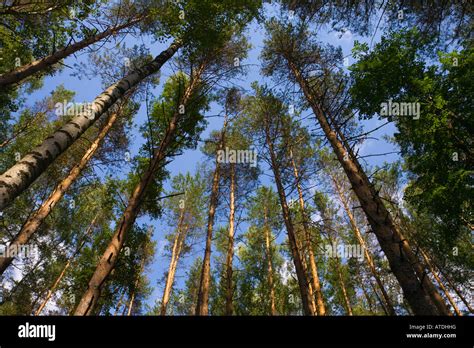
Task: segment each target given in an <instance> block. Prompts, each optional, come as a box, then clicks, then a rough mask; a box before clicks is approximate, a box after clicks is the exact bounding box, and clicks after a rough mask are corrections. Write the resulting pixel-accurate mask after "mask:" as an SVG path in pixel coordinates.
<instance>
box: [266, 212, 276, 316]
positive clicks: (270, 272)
mask: <svg viewBox="0 0 474 348" xmlns="http://www.w3.org/2000/svg"><path fill="white" fill-rule="evenodd" d="M263 214H264V215H263V218H264V226H263V228H264V229H265V254H266V255H265V256H266V258H267V272H268V287H269V289H270V313H271V315H277V314H278V313H277V310H276V302H275V285H274V283H273V282H274V281H273V257H272V249H271V241H270V238H271V235H270V226H269V225H268V212H267V207H266V206H265V208H264V213H263Z"/></svg>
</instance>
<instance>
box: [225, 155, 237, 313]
mask: <svg viewBox="0 0 474 348" xmlns="http://www.w3.org/2000/svg"><path fill="white" fill-rule="evenodd" d="M229 200H230V210H229V233H228V245H227V257H226V263H225V269H226V296H225V314H226V315H233V314H234V306H233V303H232V296H233V293H234V289H233V286H232V283H233V282H232V277H233V274H232V273H233V272H232V261H233V258H234V232H235V228H234V220H235V163H231V164H230V197H229Z"/></svg>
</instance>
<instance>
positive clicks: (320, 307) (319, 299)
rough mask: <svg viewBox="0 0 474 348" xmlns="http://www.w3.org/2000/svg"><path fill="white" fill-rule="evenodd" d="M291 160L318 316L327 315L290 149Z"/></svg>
mask: <svg viewBox="0 0 474 348" xmlns="http://www.w3.org/2000/svg"><path fill="white" fill-rule="evenodd" d="M290 158H291V164H292V166H293V174H294V177H295V181H296V188H297V190H298V196H299V203H300V209H301V216H302V218H303V229H304V233H305V238H306V249H307V250H308V258H309V264H310V269H311V277H312V285H313V289H314V291H315V293H316V311H317V313H318V315H326V307H325V305H324V298H323V292H322V290H321V284H320V281H319V275H318V267H317V264H316V260H315V257H314V253H313V246H312V244H311V232H310V227H309V224H308V219H307V218H308V217H307V215H306V209H305V206H304V199H303V190H302V188H301V184H300V177H299V173H298V168H297V166H296V163H295V159H294V158H293V150H292V149H291V148H290Z"/></svg>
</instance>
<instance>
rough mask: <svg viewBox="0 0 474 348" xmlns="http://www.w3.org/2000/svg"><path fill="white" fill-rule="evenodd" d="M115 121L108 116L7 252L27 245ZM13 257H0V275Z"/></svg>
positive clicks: (112, 116) (115, 114) (115, 115)
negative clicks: (88, 145) (94, 137)
mask: <svg viewBox="0 0 474 348" xmlns="http://www.w3.org/2000/svg"><path fill="white" fill-rule="evenodd" d="M116 120H117V113H113V114H111V115H110V117H109V119H108V121H107V124H106V125H105V126H104V127H103V128H102V130H101V131H100V133H99V135H98V136H97V138H96V139H95V140H94V142H93V143H92V144H91V146H90V147H89V149H88V150H87V151H86V153H85V154H84V155H83V156H82V158H81V160H80V161H79V163H78V164H76V165H75V166H74V167H73V168H72V169H71V171H70V172H69V174H68V176H67V177H65V178H64V179H63V180H62V181H61V182H60V183H59V184H58V185H57V186H56V187H55V189H54V191H53V192H52V193H51V195H50V196H49V197H48V198H47V199H46V200H45V201H44V202H43V203H42V204H41V207H40V208H39V209H38V210H37V211H36V212H35V213H34V214H33V216H31V217H30V218H29V219H28V221H26V222H25V224H24V225H23V227H22V228H21V230H20V232H18V234H17V235H16V236H15V238H14V239H13V240H12V242H11V243H10V245H9V246H8V248H7V250H10V249H11V250H15V249H17V248H18V247H19V246H21V245H24V244H26V243H28V241H29V240H30V239H31V237H32V236H33V234H35V233H36V231H38V228H39V227H40V226H41V224H42V223H43V221H44V220H45V219H46V218H47V217H48V216H49V214H50V213H51V211H52V210H53V208H54V207H55V206H56V204H57V203H58V202H59V201H60V200H61V199H62V198H63V196H64V194H65V193H66V191H67V190H68V189H69V188H70V187H71V185H72V184H73V183H74V182H75V181H76V180H77V178H78V177H79V175H80V174H81V172H82V171H83V170H84V168H85V167H86V166H87V165H88V163H89V161H90V160H91V158H92V157H93V156H94V154H95V152H96V151H97V149H98V148H99V146H100V143H101V142H102V141H103V139H104V138H105V137H106V135H107V134H108V132H109V131H110V129H111V128H112V126H113V125H114V123H115V121H116ZM13 259H14V258H13V257H0V274H2V273H3V272H5V270H6V269H7V267H8V266H10V265H11V263H12V262H13Z"/></svg>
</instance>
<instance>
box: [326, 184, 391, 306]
mask: <svg viewBox="0 0 474 348" xmlns="http://www.w3.org/2000/svg"><path fill="white" fill-rule="evenodd" d="M331 179H332V181H333V183H334V187H335V189H336V192H337V194H338V196H339V200H340V201H341V203H342V206H343V208H344V210H345V212H346V215H347V217H348V218H349V222H350V224H351V226H352V231H354V234H355V236H356V238H357V241H358V242H359V244H360V246H361V247H362V249H363V250H364V256H365V259H366V261H367V264H368V265H369V269H370V272H371V273H372V275H373V277H374V278H375V281H376V282H377V285H378V287H379V288H380V292H381V293H382V296H383V298H384V301H385V305H386V309H387V311H388V312H389V314H390V315H397V314H396V313H395V309H394V307H393V302H392V300H391V299H390V296H388V293H387V291H386V290H385V287H384V285H383V283H382V280H381V279H380V277H379V274H378V272H377V270H376V269H375V263H374V260H373V259H372V255H370V253H369V249H368V248H367V244H366V243H365V240H364V238H363V237H362V234H361V233H360V230H359V227H358V226H357V223H356V221H355V218H354V215H352V211H351V209H350V208H349V204H348V203H347V200H346V198H345V197H344V194H343V192H342V190H341V187H340V186H339V184H338V182H337V180H336V178H335V177H334V176H332V175H331Z"/></svg>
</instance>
